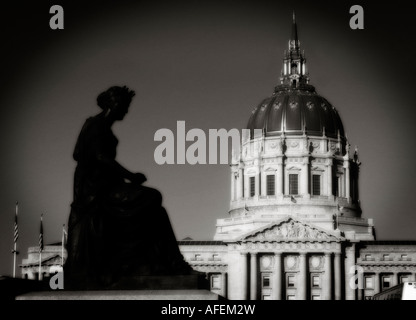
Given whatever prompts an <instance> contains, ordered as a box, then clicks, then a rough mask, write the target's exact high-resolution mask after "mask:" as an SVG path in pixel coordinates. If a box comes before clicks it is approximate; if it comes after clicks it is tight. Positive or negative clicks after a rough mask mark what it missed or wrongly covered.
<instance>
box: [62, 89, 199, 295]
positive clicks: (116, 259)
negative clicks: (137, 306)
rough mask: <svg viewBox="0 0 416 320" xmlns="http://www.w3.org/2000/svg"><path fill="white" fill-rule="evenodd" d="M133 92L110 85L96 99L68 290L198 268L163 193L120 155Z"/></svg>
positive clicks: (74, 213)
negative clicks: (116, 129) (119, 127)
mask: <svg viewBox="0 0 416 320" xmlns="http://www.w3.org/2000/svg"><path fill="white" fill-rule="evenodd" d="M134 95H135V93H134V91H131V90H129V89H128V88H127V87H125V86H124V87H111V88H109V89H108V90H107V91H105V92H103V93H101V94H100V95H99V96H98V98H97V103H98V105H99V107H100V108H101V109H102V110H103V111H102V112H101V113H100V114H98V115H96V116H94V117H91V118H89V119H87V121H86V122H85V124H84V126H83V128H82V130H81V133H80V135H79V137H78V140H77V143H76V147H75V151H74V159H75V160H76V161H77V163H78V164H77V167H76V170H75V177H74V199H73V203H72V204H71V213H70V216H69V223H68V243H67V250H68V259H67V262H66V263H65V268H64V274H65V287H66V288H68V287H69V288H84V289H90V288H111V286H112V285H114V284H116V283H117V281H119V279H120V278H122V277H124V278H126V277H129V276H131V277H134V276H143V275H186V274H191V273H193V271H192V268H191V267H190V266H189V265H188V264H187V263H186V262H185V261H184V259H183V256H182V254H181V253H180V251H179V248H178V245H177V242H176V239H175V235H174V233H173V230H172V227H171V224H170V221H169V217H168V215H167V213H166V210H165V209H164V208H163V207H162V196H161V194H160V193H159V192H158V191H157V190H155V189H151V188H148V187H144V186H143V185H142V183H144V182H145V181H146V177H145V176H144V175H143V174H141V173H132V172H130V171H128V170H127V169H125V168H124V167H123V166H121V165H120V164H119V163H118V162H117V161H116V160H115V158H116V148H117V143H118V141H117V138H116V137H115V136H114V134H113V132H112V130H111V126H112V125H113V124H114V122H115V121H119V120H123V118H124V116H125V115H126V114H127V112H128V108H129V105H130V103H131V100H132V98H133V96H134Z"/></svg>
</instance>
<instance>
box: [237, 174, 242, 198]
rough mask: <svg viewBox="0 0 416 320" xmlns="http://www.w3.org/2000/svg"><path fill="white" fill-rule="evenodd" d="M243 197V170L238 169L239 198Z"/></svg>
mask: <svg viewBox="0 0 416 320" xmlns="http://www.w3.org/2000/svg"><path fill="white" fill-rule="evenodd" d="M242 197H243V170H242V169H238V177H237V200H239V199H241V198H242Z"/></svg>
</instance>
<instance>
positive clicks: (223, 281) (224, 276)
mask: <svg viewBox="0 0 416 320" xmlns="http://www.w3.org/2000/svg"><path fill="white" fill-rule="evenodd" d="M221 295H222V296H223V297H224V298H227V272H221Z"/></svg>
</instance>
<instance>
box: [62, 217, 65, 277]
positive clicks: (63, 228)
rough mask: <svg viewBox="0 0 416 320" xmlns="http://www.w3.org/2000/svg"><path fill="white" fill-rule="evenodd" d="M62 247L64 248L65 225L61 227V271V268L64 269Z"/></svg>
mask: <svg viewBox="0 0 416 320" xmlns="http://www.w3.org/2000/svg"><path fill="white" fill-rule="evenodd" d="M64 246H65V224H64V225H63V227H62V252H61V258H62V270H63V267H64Z"/></svg>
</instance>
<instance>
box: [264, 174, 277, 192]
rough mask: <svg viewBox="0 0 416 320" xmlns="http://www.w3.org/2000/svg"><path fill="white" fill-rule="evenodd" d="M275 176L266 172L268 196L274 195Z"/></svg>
mask: <svg viewBox="0 0 416 320" xmlns="http://www.w3.org/2000/svg"><path fill="white" fill-rule="evenodd" d="M275 185H276V177H275V175H274V174H268V175H267V176H266V194H267V195H268V196H274V195H275Z"/></svg>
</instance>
